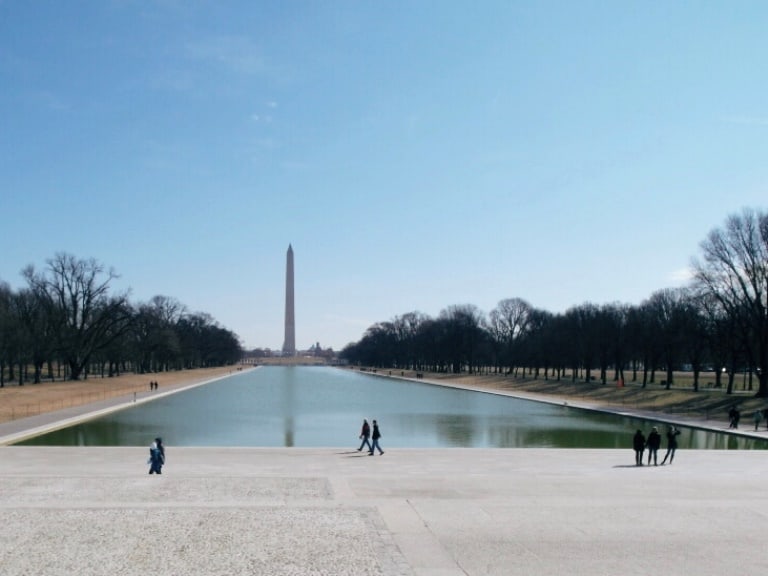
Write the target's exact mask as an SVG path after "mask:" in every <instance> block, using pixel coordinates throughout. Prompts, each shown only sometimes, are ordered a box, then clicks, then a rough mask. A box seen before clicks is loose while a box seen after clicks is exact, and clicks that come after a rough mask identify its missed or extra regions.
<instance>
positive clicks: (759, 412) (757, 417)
mask: <svg viewBox="0 0 768 576" xmlns="http://www.w3.org/2000/svg"><path fill="white" fill-rule="evenodd" d="M753 419H754V420H755V432H757V429H758V428H759V427H760V422H762V421H763V411H762V410H760V409H759V408H758V409H757V410H755V415H754V416H753Z"/></svg>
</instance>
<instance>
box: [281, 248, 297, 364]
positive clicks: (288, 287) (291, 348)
mask: <svg viewBox="0 0 768 576" xmlns="http://www.w3.org/2000/svg"><path fill="white" fill-rule="evenodd" d="M295 355H296V317H295V316H294V313H293V247H292V246H291V245H290V244H288V254H287V256H286V262H285V341H284V342H283V356H295Z"/></svg>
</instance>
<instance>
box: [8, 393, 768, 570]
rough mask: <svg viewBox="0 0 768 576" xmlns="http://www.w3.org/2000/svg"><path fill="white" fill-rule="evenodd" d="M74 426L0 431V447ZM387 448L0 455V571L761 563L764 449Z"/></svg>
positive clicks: (17, 451) (32, 450)
mask: <svg viewBox="0 0 768 576" xmlns="http://www.w3.org/2000/svg"><path fill="white" fill-rule="evenodd" d="M100 409H101V408H100ZM71 416H72V415H70V414H58V415H52V416H47V417H45V418H38V419H35V420H29V421H26V422H18V421H17V422H14V423H7V424H4V425H0V443H7V442H8V441H9V439H12V438H14V437H15V435H18V434H20V433H23V429H24V428H25V427H27V428H30V427H31V428H36V427H45V426H48V427H55V426H56V425H57V421H56V420H55V418H56V417H58V418H60V419H62V418H64V419H68V418H69V417H71ZM65 417H66V418H65ZM46 420H47V421H46ZM628 444H629V439H628ZM384 449H385V450H386V454H385V455H384V456H372V457H371V456H367V454H366V453H365V452H363V453H360V452H357V451H356V450H355V449H354V448H353V447H352V448H313V449H303V448H175V447H173V446H169V447H168V448H167V465H166V467H165V468H164V470H163V475H162V476H150V475H148V474H147V470H148V466H147V465H146V460H147V449H146V447H121V448H97V447H88V448H82V447H68V448H58V447H33V446H30V447H24V446H0V509H2V510H1V513H2V518H3V522H0V574H1V575H2V576H21V575H24V576H34V575H41V576H42V575H45V576H56V575H62V576H63V575H67V576H70V575H78V576H87V575H105V574H108V575H121V576H123V575H124V576H134V575H135V576H139V575H141V576H144V575H146V574H156V575H161V576H171V575H173V576H187V575H190V576H191V575H195V576H199V575H221V576H225V575H226V576H235V575H237V576H239V575H246V574H247V575H254V574H264V575H328V576H345V575H349V576H353V575H354V576H365V575H384V576H405V575H413V576H468V575H469V576H479V575H507V574H525V575H534V574H535V575H538V576H545V575H563V574H569V575H581V574H583V575H588V576H599V575H634V574H636V575H648V574H664V575H665V576H668V575H692V574H693V575H697V576H710V575H711V576H715V575H716V576H723V575H724V574H738V573H745V574H746V573H749V574H752V573H756V574H760V573H762V572H764V571H766V570H768V554H766V552H765V543H764V540H765V536H764V534H763V530H764V529H765V526H766V525H768V497H766V490H767V489H768V488H766V479H767V478H768V465H766V456H767V454H766V452H765V451H762V450H755V451H717V450H698V451H691V450H680V451H678V453H677V456H676V458H675V461H674V464H673V465H671V466H670V465H666V466H663V467H662V466H658V467H654V466H650V467H648V466H643V467H640V468H638V467H635V466H634V465H633V462H634V454H633V452H632V451H631V450H630V449H629V448H627V449H626V450H547V449H463V448H455V449H437V450H423V449H396V448H390V447H387V446H386V445H385V446H384Z"/></svg>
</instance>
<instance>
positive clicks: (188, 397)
mask: <svg viewBox="0 0 768 576" xmlns="http://www.w3.org/2000/svg"><path fill="white" fill-rule="evenodd" d="M363 418H367V419H368V421H369V422H370V421H371V420H373V419H376V420H378V422H379V426H380V428H381V433H382V438H381V445H382V447H383V448H384V450H387V448H389V447H392V448H395V447H401V448H402V447H410V448H432V447H434V448H449V447H472V448H474V447H477V448H626V449H627V450H631V446H632V435H633V434H634V432H635V430H636V429H638V428H640V429H642V430H644V431H645V433H646V434H647V433H648V432H649V431H650V429H651V426H653V425H659V427H660V428H659V429H660V431H661V432H662V436H663V435H664V431H665V429H666V425H662V424H658V423H656V422H653V421H651V420H642V419H637V418H626V417H622V416H614V415H610V414H601V413H596V412H592V411H587V410H580V409H578V408H572V407H568V406H560V405H551V404H546V403H541V402H533V401H529V400H520V399H516V398H509V397H505V396H499V395H496V394H488V393H482V392H472V391H466V390H457V389H453V388H444V387H441V386H434V385H430V384H425V383H422V382H411V381H404V380H397V379H392V378H387V377H382V376H373V375H369V374H363V373H360V372H356V371H353V370H349V369H336V368H327V367H278V366H269V367H267V366H265V367H262V368H259V369H257V370H252V371H248V372H241V373H238V374H236V375H233V376H231V377H229V378H225V379H223V380H218V381H216V382H212V383H210V384H206V385H204V386H199V387H197V388H193V389H190V390H187V391H184V392H179V393H177V394H172V395H169V396H166V397H164V398H159V399H157V400H155V401H152V402H147V403H145V404H139V405H137V406H135V407H132V408H128V409H126V410H121V411H119V412H115V413H113V414H110V415H107V416H104V417H102V418H99V419H96V420H91V421H88V422H84V423H82V424H78V425H75V426H71V427H69V428H66V429H62V430H58V431H55V432H51V433H49V434H44V435H41V436H38V437H36V438H32V439H30V440H27V441H25V442H22V443H20V444H25V445H47V446H143V445H147V444H148V443H149V442H150V441H151V439H152V438H154V437H155V436H162V437H163V440H164V442H165V443H166V445H169V446H267V447H290V446H298V447H320V446H324V447H347V446H348V447H355V448H356V447H357V446H358V445H359V440H358V439H357V438H358V434H359V431H360V426H361V424H362V420H363ZM681 430H682V435H681V436H680V437H679V448H680V449H692V448H693V449H766V448H768V441H762V440H751V439H744V438H737V437H734V436H731V435H728V434H720V433H714V432H706V431H702V430H695V429H691V428H685V427H681ZM665 447H666V440H665V441H664V442H663V443H662V450H661V454H662V455H663V453H664V450H665Z"/></svg>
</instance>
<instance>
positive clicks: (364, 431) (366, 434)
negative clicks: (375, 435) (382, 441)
mask: <svg viewBox="0 0 768 576" xmlns="http://www.w3.org/2000/svg"><path fill="white" fill-rule="evenodd" d="M370 437H371V427H370V426H369V424H368V420H366V419H365V418H363V427H362V428H361V429H360V439H361V440H362V442H361V443H360V448H358V449H357V451H358V452H362V450H363V446H365V445H368V452H370V451H371V450H373V447H372V446H371V441H370V440H368V439H369V438H370Z"/></svg>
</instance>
